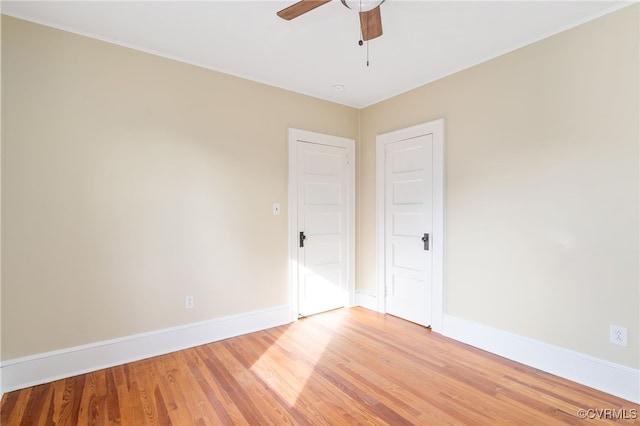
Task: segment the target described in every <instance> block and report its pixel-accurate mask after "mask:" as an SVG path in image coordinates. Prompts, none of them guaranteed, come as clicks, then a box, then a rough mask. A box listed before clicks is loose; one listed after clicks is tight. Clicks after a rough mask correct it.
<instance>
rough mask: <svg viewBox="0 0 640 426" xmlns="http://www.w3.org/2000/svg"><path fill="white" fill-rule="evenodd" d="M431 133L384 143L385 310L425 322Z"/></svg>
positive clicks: (428, 278) (428, 316) (428, 321)
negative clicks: (385, 158) (385, 144)
mask: <svg viewBox="0 0 640 426" xmlns="http://www.w3.org/2000/svg"><path fill="white" fill-rule="evenodd" d="M432 145H433V137H432V135H423V136H420V137H418V138H415V139H409V140H404V141H400V142H395V143H391V144H388V145H387V146H386V157H387V160H386V164H385V184H386V188H385V192H386V195H387V196H386V197H385V209H386V211H385V242H386V248H385V251H386V253H387V256H386V267H385V269H386V277H385V281H386V283H387V300H386V304H387V312H388V313H390V314H392V315H397V316H399V317H402V318H405V319H408V320H409V321H412V322H415V323H418V324H422V325H430V324H431V312H430V306H431V301H430V297H431V260H432V259H431V251H430V250H429V248H430V243H431V241H430V239H431V238H432V235H433V223H432V222H433V221H432V214H431V211H432V208H433V206H432V196H431V185H432V182H431V181H432V178H431V157H432V155H431V152H432Z"/></svg>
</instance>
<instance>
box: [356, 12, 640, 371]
mask: <svg viewBox="0 0 640 426" xmlns="http://www.w3.org/2000/svg"><path fill="white" fill-rule="evenodd" d="M638 9H639V7H638V5H637V4H636V5H634V6H632V7H627V8H625V9H623V10H621V11H619V12H616V13H614V14H612V15H609V16H606V17H603V18H601V19H598V20H596V21H593V22H590V23H587V24H585V25H582V26H580V27H577V28H574V29H572V30H570V31H567V32H564V33H562V34H559V35H557V36H554V37H551V38H548V39H546V40H543V41H541V42H539V43H535V44H533V45H530V46H528V47H525V48H523V49H520V50H518V51H515V52H512V53H510V54H507V55H504V56H502V57H499V58H497V59H494V60H492V61H489V62H486V63H483V64H481V65H478V66H476V67H473V68H471V69H468V70H466V71H463V72H459V73H457V74H455V75H452V76H450V77H447V78H444V79H442V80H439V81H437V82H434V83H432V84H428V85H426V86H424V87H421V88H418V89H416V90H413V91H411V92H408V93H406V94H403V95H401V96H398V97H395V98H392V99H389V100H387V101H384V102H381V103H379V104H376V105H374V106H371V107H369V108H366V109H364V110H363V111H361V117H360V120H361V143H360V146H359V158H358V160H359V165H360V168H359V173H358V177H359V187H358V191H359V196H360V199H359V200H360V205H359V208H360V216H359V218H358V219H359V226H360V228H359V229H360V233H359V239H358V246H357V247H358V256H359V257H358V267H359V269H358V272H359V274H358V278H359V281H358V283H359V286H360V289H361V291H364V292H369V293H372V294H374V293H375V291H376V290H375V274H376V269H375V232H376V228H375V191H376V189H375V137H376V135H377V134H380V133H384V132H388V131H391V130H395V129H399V128H403V127H407V126H410V125H415V124H418V123H422V122H427V121H430V120H434V119H438V118H444V119H445V152H446V153H445V180H446V183H445V228H446V231H445V232H446V237H445V256H446V259H445V309H446V312H447V313H448V314H451V315H456V316H458V317H462V318H465V319H468V320H472V321H476V322H478V323H482V324H485V325H489V326H493V327H497V328H499V329H502V330H506V331H509V332H513V333H516V334H518V335H521V336H526V337H530V338H533V339H537V340H541V341H544V342H547V343H550V344H553V345H557V346H560V347H564V348H568V349H572V350H575V351H578V352H581V353H585V354H589V355H593V356H596V357H599V358H602V359H606V360H609V361H612V362H616V363H620V364H623V365H627V366H630V367H633V368H638V367H640V356H639V353H640V346H639V340H640V275H639V258H640V251H639V227H638V224H639V221H640V216H639V212H638V210H639V193H640V188H639V140H640V136H639V122H638V120H639V118H638V117H639V116H640V112H639V108H638V98H639V88H638V75H639V69H638V63H639V58H638V52H639V50H640V49H639V42H638V40H639V38H640V37H639V34H638V27H639V24H638ZM610 324H616V325H622V326H626V327H628V331H629V346H628V347H627V348H624V347H620V346H614V345H612V344H610V343H609V325H610Z"/></svg>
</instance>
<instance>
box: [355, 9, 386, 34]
mask: <svg viewBox="0 0 640 426" xmlns="http://www.w3.org/2000/svg"><path fill="white" fill-rule="evenodd" d="M360 28H361V29H362V40H364V41H367V40H371V39H374V38H376V37H380V36H381V35H382V18H381V17H380V6H378V7H376V8H375V9H371V10H370V11H368V12H360Z"/></svg>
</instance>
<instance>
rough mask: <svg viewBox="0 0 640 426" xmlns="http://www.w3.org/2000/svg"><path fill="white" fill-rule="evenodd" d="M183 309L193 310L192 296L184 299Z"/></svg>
mask: <svg viewBox="0 0 640 426" xmlns="http://www.w3.org/2000/svg"><path fill="white" fill-rule="evenodd" d="M184 308H185V309H192V308H193V296H187V297H185V298H184Z"/></svg>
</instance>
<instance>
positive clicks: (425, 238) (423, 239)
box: [421, 234, 429, 250]
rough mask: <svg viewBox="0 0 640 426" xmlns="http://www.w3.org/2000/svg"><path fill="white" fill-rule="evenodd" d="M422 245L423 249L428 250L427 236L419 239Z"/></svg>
mask: <svg viewBox="0 0 640 426" xmlns="http://www.w3.org/2000/svg"><path fill="white" fill-rule="evenodd" d="M421 239H422V242H423V243H424V249H425V250H429V234H424V237H422V238H421Z"/></svg>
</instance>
